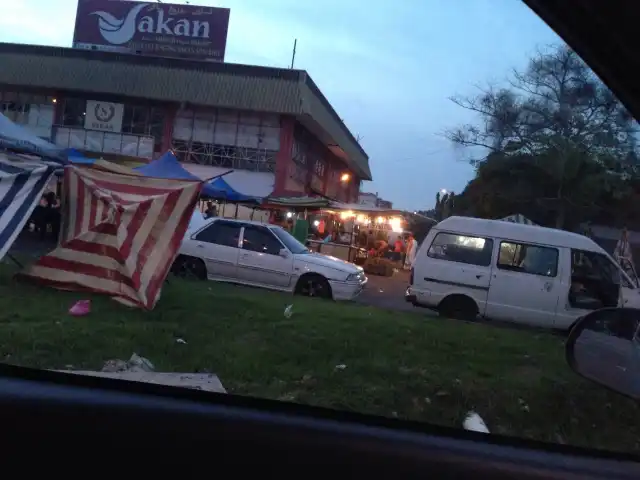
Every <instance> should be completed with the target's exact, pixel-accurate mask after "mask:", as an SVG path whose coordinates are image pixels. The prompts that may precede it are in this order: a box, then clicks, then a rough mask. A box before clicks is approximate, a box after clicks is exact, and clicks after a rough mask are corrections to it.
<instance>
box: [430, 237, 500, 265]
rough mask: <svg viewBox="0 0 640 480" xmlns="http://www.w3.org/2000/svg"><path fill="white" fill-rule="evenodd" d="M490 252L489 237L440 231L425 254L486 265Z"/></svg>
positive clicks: (489, 263) (440, 258) (489, 260)
mask: <svg viewBox="0 0 640 480" xmlns="http://www.w3.org/2000/svg"><path fill="white" fill-rule="evenodd" d="M492 252H493V240H491V239H490V238H480V237H470V236H467V235H457V234H455V233H445V232H440V233H438V234H437V235H436V236H435V238H434V239H433V242H431V246H430V247H429V251H428V252H427V255H428V256H429V257H431V258H437V259H439V260H448V261H450V262H459V263H469V264H471V265H479V266H482V267H488V266H489V265H491V253H492Z"/></svg>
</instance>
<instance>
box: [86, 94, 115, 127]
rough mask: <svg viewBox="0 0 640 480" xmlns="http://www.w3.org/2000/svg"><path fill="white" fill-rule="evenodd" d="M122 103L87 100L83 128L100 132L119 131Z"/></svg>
mask: <svg viewBox="0 0 640 480" xmlns="http://www.w3.org/2000/svg"><path fill="white" fill-rule="evenodd" d="M123 111H124V105H123V104H122V103H111V102H98V101H95V100H88V101H87V109H86V112H85V116H84V128H85V129H87V130H100V131H102V132H114V133H119V132H120V131H121V130H122V113H123Z"/></svg>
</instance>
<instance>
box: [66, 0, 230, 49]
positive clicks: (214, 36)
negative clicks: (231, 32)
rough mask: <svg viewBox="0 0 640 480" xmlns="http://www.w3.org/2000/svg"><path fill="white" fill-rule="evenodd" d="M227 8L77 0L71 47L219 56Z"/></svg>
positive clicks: (224, 33) (223, 36)
mask: <svg viewBox="0 0 640 480" xmlns="http://www.w3.org/2000/svg"><path fill="white" fill-rule="evenodd" d="M229 13H230V11H229V9H228V8H214V7H201V6H197V5H175V4H170V3H155V2H153V3H151V2H144V3H143V2H128V1H121V0H78V10H77V13H76V25H75V30H74V33H73V47H74V48H82V49H87V50H103V51H111V52H127V53H138V54H141V55H155V56H162V57H183V58H194V59H199V60H209V61H215V62H222V61H224V52H225V48H226V44H227V30H228V28H229Z"/></svg>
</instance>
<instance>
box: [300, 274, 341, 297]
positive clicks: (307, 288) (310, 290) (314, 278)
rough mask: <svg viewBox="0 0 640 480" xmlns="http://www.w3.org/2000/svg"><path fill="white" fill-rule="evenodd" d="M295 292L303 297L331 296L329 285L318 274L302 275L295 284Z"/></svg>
mask: <svg viewBox="0 0 640 480" xmlns="http://www.w3.org/2000/svg"><path fill="white" fill-rule="evenodd" d="M296 294H297V295H304V296H305V297H319V298H333V295H332V294H331V285H329V282H328V281H327V279H326V278H324V277H322V276H320V275H303V276H302V277H301V278H300V280H298V284H297V285H296Z"/></svg>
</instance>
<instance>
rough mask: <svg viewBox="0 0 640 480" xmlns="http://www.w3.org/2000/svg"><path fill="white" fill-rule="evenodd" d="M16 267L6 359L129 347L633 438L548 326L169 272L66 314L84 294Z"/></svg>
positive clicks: (347, 392)
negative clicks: (475, 320) (141, 305)
mask: <svg viewBox="0 0 640 480" xmlns="http://www.w3.org/2000/svg"><path fill="white" fill-rule="evenodd" d="M14 271H15V268H14V267H12V266H10V265H7V266H0V360H2V359H4V361H6V362H10V363H15V364H19V365H25V366H31V367H41V368H65V367H67V368H68V366H70V365H72V366H73V368H76V369H80V368H83V369H96V370H99V369H100V368H101V366H102V364H103V362H104V361H105V360H107V359H112V358H122V359H125V360H126V359H128V358H129V356H130V355H131V353H132V352H137V353H138V354H140V355H142V356H145V357H147V358H149V359H150V360H151V361H152V362H153V363H154V364H155V366H156V369H157V370H158V371H184V372H196V371H209V372H213V373H216V374H218V375H219V377H220V379H221V381H222V383H223V385H224V386H225V388H227V390H228V391H229V392H230V393H236V394H240V395H252V396H258V397H268V398H273V399H280V400H287V401H293V402H300V403H306V404H312V405H320V406H325V407H332V408H337V409H350V410H355V411H359V412H365V413H373V414H378V415H384V416H390V417H399V418H410V419H414V420H419V421H425V422H434V423H439V424H445V425H454V426H461V424H462V421H463V418H464V416H465V414H466V412H467V411H468V410H469V409H474V410H475V411H477V412H478V413H479V414H480V415H481V416H482V417H483V418H484V420H485V422H486V423H487V425H488V427H489V429H490V430H491V431H492V432H495V433H503V434H509V435H516V436H525V437H529V438H534V439H540V440H547V441H551V442H564V443H568V444H574V445H582V446H591V447H600V448H607V449H612V450H624V451H634V452H639V451H640V408H639V407H638V406H637V405H636V404H635V403H634V402H632V401H629V400H626V399H624V398H623V397H621V396H619V395H617V394H614V393H610V392H608V391H606V390H604V389H603V388H601V387H599V386H597V385H595V384H592V383H590V382H588V381H586V380H583V379H581V378H579V377H578V376H576V375H575V374H574V373H573V372H571V371H570V369H569V367H568V366H567V365H566V364H565V361H564V357H563V340H562V338H559V337H557V336H553V335H547V334H541V333H532V332H528V331H516V330H508V329H502V328H495V327H491V326H488V325H476V324H463V323H460V322H454V321H441V320H439V319H428V318H425V317H424V316H422V315H420V314H413V313H392V312H387V311H382V310H377V309H375V308H372V307H363V306H358V305H350V304H337V303H332V302H327V301H320V300H311V299H304V298H299V297H295V298H294V299H292V297H291V296H288V295H283V294H278V293H273V292H266V291H261V290H252V289H246V288H241V287H234V286H230V285H219V284H215V283H212V282H187V281H179V280H176V279H172V280H171V283H170V284H169V285H167V286H166V287H165V290H164V292H163V297H162V299H161V300H160V302H159V304H158V306H157V307H156V309H155V310H154V311H153V312H151V313H145V312H140V311H136V310H130V309H127V308H125V307H122V306H120V305H119V304H117V303H116V302H114V301H112V300H109V299H105V298H94V299H93V312H92V314H91V315H90V316H88V317H84V318H74V317H70V316H69V315H68V314H67V310H68V308H69V307H70V305H71V304H72V303H73V302H74V301H75V300H78V299H80V298H83V297H82V296H79V295H77V294H72V293H64V292H57V291H55V290H48V289H39V288H36V287H31V286H28V285H23V284H17V283H15V282H13V281H12V280H11V278H10V275H11V273H13V272H14ZM289 303H293V305H294V307H293V310H294V313H293V316H292V317H291V318H289V319H287V318H285V317H284V315H283V311H284V308H285V306H286V305H287V304H289ZM176 338H183V339H184V340H185V341H186V342H187V344H180V343H177V342H176ZM338 365H345V368H342V369H341V368H336V366H338Z"/></svg>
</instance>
